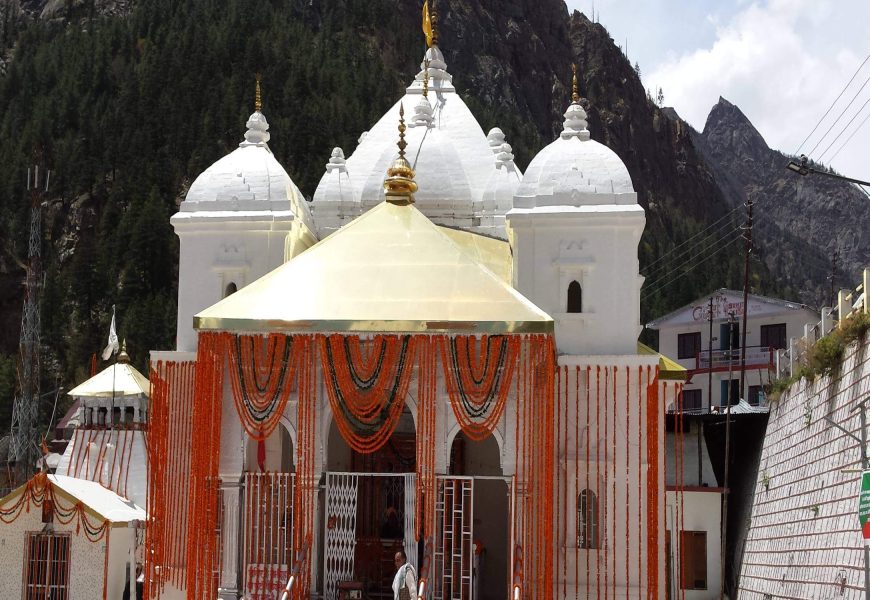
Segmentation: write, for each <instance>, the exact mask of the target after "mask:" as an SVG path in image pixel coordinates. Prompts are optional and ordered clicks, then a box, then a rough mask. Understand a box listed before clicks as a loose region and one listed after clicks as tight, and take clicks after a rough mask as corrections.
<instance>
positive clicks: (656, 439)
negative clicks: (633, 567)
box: [646, 367, 664, 600]
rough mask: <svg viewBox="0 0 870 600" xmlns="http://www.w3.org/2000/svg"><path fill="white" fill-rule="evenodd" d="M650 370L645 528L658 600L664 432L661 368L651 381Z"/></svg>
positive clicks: (650, 592) (652, 591)
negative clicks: (660, 461)
mask: <svg viewBox="0 0 870 600" xmlns="http://www.w3.org/2000/svg"><path fill="white" fill-rule="evenodd" d="M650 375H651V374H650V371H649V369H648V370H647V381H648V384H647V388H646V394H647V403H646V404H647V407H646V452H647V453H646V460H647V465H648V467H647V477H646V526H647V539H646V549H647V550H646V551H647V557H646V562H647V598H649V599H650V600H655V599H656V598H658V596H659V523H660V519H659V515H660V508H659V490H663V489H664V486H663V485H662V481H661V478H660V477H659V444H660V442H661V435H662V434H661V432H660V431H659V419H660V416H661V414H662V412H661V406H659V369H658V367H656V369H655V373H654V374H652V379H650Z"/></svg>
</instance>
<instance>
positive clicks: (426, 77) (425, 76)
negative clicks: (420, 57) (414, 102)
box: [423, 58, 429, 98]
mask: <svg viewBox="0 0 870 600" xmlns="http://www.w3.org/2000/svg"><path fill="white" fill-rule="evenodd" d="M423 97H424V98H428V97H429V59H428V58H427V59H425V60H424V61H423Z"/></svg>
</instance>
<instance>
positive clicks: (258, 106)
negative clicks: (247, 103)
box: [254, 73, 263, 112]
mask: <svg viewBox="0 0 870 600" xmlns="http://www.w3.org/2000/svg"><path fill="white" fill-rule="evenodd" d="M256 79H257V87H256V88H255V90H254V112H260V111H261V110H262V109H263V99H262V98H261V97H260V74H259V73H257V75H256Z"/></svg>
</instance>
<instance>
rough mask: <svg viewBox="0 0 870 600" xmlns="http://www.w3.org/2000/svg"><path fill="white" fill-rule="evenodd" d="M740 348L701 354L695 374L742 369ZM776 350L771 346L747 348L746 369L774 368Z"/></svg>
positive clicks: (697, 359)
mask: <svg viewBox="0 0 870 600" xmlns="http://www.w3.org/2000/svg"><path fill="white" fill-rule="evenodd" d="M740 353H741V349H740V348H734V349H733V350H713V352H712V354H711V353H710V351H709V350H703V351H702V352H700V353H699V354H698V356H697V358H696V360H695V369H694V372H695V373H706V372H708V371H727V370H728V369H740ZM773 365H774V349H773V348H771V347H770V346H747V347H746V368H747V369H763V368H769V369H771V368H773Z"/></svg>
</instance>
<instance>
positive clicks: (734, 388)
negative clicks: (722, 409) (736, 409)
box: [719, 379, 740, 406]
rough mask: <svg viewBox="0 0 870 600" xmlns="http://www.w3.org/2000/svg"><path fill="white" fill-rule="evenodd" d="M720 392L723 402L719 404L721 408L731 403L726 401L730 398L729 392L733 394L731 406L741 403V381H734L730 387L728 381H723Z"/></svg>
mask: <svg viewBox="0 0 870 600" xmlns="http://www.w3.org/2000/svg"><path fill="white" fill-rule="evenodd" d="M719 391H720V397H721V401H720V402H719V404H720V405H721V406H725V405H727V404H729V402H728V401H727V400H726V398H728V392H729V391H730V392H731V402H730V404H738V403H739V402H740V380H739V379H732V380H731V385H730V386H729V385H728V380H727V379H723V380H722V381H720V382H719Z"/></svg>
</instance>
